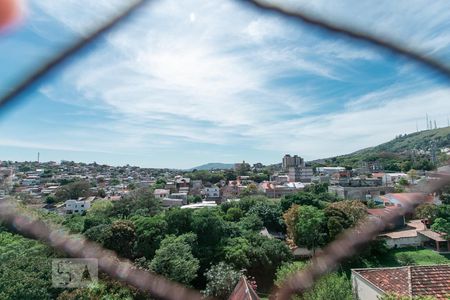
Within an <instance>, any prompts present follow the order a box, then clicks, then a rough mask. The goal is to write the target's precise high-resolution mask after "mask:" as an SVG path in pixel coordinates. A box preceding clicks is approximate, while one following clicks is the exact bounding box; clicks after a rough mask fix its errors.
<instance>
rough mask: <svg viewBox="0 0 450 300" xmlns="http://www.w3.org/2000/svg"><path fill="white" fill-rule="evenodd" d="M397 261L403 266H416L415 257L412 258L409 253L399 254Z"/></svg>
mask: <svg viewBox="0 0 450 300" xmlns="http://www.w3.org/2000/svg"><path fill="white" fill-rule="evenodd" d="M397 261H398V262H399V263H400V264H401V265H402V266H411V265H414V264H415V260H414V258H413V257H411V255H409V254H408V253H399V254H398V255H397Z"/></svg>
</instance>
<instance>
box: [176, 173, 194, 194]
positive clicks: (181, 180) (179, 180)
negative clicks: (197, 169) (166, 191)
mask: <svg viewBox="0 0 450 300" xmlns="http://www.w3.org/2000/svg"><path fill="white" fill-rule="evenodd" d="M190 184H191V179H190V178H185V177H181V176H180V175H177V176H175V185H176V189H177V190H178V191H179V190H180V188H186V187H187V188H189V186H190Z"/></svg>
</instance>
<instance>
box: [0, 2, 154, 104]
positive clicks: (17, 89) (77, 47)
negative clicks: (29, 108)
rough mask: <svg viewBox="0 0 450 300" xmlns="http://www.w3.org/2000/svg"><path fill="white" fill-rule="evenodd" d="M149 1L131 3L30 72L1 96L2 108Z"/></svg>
mask: <svg viewBox="0 0 450 300" xmlns="http://www.w3.org/2000/svg"><path fill="white" fill-rule="evenodd" d="M147 2H149V0H136V1H134V2H133V3H132V4H131V5H129V6H128V7H127V8H126V9H124V10H123V11H122V12H120V13H119V14H118V15H117V16H115V17H113V18H111V19H110V20H108V21H107V22H106V23H105V24H103V25H102V26H100V27H98V28H97V29H95V30H94V31H92V32H91V33H89V34H88V35H87V36H86V37H85V38H80V39H79V40H77V41H76V42H75V43H74V44H73V45H71V46H70V47H68V48H67V49H65V50H63V51H61V52H60V53H58V54H57V55H55V56H54V57H53V58H52V59H50V60H49V61H48V62H46V63H44V64H42V66H40V67H39V68H37V69H36V70H35V71H34V72H32V73H31V74H29V75H28V76H27V77H26V78H25V79H23V80H22V81H21V82H19V83H17V85H15V86H14V87H13V88H12V89H11V91H9V92H7V93H6V94H5V95H3V96H2V97H0V110H1V109H2V108H4V107H5V106H6V105H8V104H10V103H12V102H13V101H16V100H17V99H19V97H20V96H21V95H22V94H23V93H25V92H26V91H28V90H29V89H31V88H32V87H34V86H35V84H37V83H38V82H39V81H41V80H42V79H44V77H45V76H46V75H48V74H49V73H50V72H51V71H53V70H55V69H56V68H57V67H59V66H60V65H62V64H63V63H64V62H66V61H67V60H68V59H69V58H71V57H72V56H74V55H76V54H77V53H79V52H80V51H81V50H82V49H84V48H85V47H86V46H88V45H90V44H92V43H93V42H94V41H96V40H98V39H99V38H100V37H102V36H103V35H104V34H106V33H108V32H109V31H111V30H112V29H113V28H114V27H116V26H118V25H119V24H120V23H122V22H123V21H125V20H126V19H127V18H129V17H130V16H131V15H132V14H133V13H134V12H136V11H137V10H138V9H140V8H142V7H143V6H144V4H146V3H147Z"/></svg>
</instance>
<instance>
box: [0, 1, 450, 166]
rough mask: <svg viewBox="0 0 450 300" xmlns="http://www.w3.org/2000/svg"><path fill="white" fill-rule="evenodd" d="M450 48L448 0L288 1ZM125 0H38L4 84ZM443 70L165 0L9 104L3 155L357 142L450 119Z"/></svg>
mask: <svg viewBox="0 0 450 300" xmlns="http://www.w3.org/2000/svg"><path fill="white" fill-rule="evenodd" d="M280 3H283V5H289V6H290V7H291V8H293V9H298V8H302V9H307V10H309V11H311V12H313V13H314V14H317V15H320V16H326V17H328V18H332V19H333V20H335V21H337V22H341V23H345V24H351V25H355V26H361V27H362V28H365V29H367V30H371V31H373V32H376V33H377V34H379V35H381V36H385V37H387V38H392V39H397V40H400V41H402V42H404V43H406V44H408V45H411V46H413V47H415V48H418V49H421V50H422V51H424V52H425V53H427V54H429V55H432V56H434V57H437V58H440V59H442V60H444V61H446V62H447V63H450V32H449V31H448V28H450V5H449V4H448V2H447V1H444V0H443V1H432V2H430V1H418V0H414V1H410V0H396V1H384V0H383V1H377V3H376V4H375V3H373V2H370V1H356V0H354V1H350V0H345V1H330V0H329V1H324V0H316V1H306V0H304V1H303V0H302V1H282V2H280ZM121 5H123V1H119V0H97V1H88V0H65V1H54V0H39V1H37V0H36V1H28V3H27V12H26V17H25V19H24V22H23V24H22V25H21V26H20V27H19V28H16V29H15V30H14V31H11V32H9V33H8V34H4V35H0V66H1V67H0V92H4V91H6V90H7V89H8V88H10V87H11V84H12V83H13V82H15V80H17V79H19V78H21V76H22V75H23V74H25V73H26V72H27V71H29V70H32V69H33V68H34V67H36V66H38V65H39V64H40V63H42V62H43V61H45V59H47V58H49V57H51V55H52V54H54V53H56V52H57V51H59V50H60V49H62V48H63V47H65V46H67V45H68V43H70V41H71V40H72V39H73V38H74V37H79V36H83V35H84V34H86V33H87V32H89V30H90V29H91V28H93V26H96V25H97V24H99V22H102V21H104V20H105V19H106V18H107V17H108V16H111V15H113V14H114V13H116V12H117V11H118V9H119V8H120V7H121ZM449 100H450V90H449V85H448V82H446V81H444V80H443V79H442V78H439V77H437V76H436V75H435V74H433V73H432V72H430V71H428V70H426V69H423V68H422V67H419V66H417V65H415V64H413V63H411V62H410V61H407V60H405V59H402V58H398V57H395V56H392V55H390V54H389V53H386V52H385V51H378V50H375V49H373V48H370V47H368V46H367V45H366V44H364V43H355V42H352V41H349V40H345V39H341V38H339V37H336V36H330V35H327V34H325V33H323V32H321V31H319V30H316V29H311V28H309V27H305V26H303V25H300V26H299V24H298V23H295V22H293V21H287V20H284V19H280V18H277V17H275V16H273V15H262V14H260V13H258V12H255V11H253V10H249V9H247V8H246V7H244V6H242V5H240V4H239V3H238V2H234V1H223V0H222V1H191V0H186V1H171V0H166V1H159V2H158V1H155V2H154V4H152V5H148V6H147V7H146V8H145V10H143V11H141V12H139V13H138V14H137V15H136V16H135V17H134V18H133V19H132V21H131V22H128V23H127V24H126V25H125V26H122V27H121V28H119V29H118V30H116V31H114V32H113V33H111V34H108V35H107V36H105V37H104V38H103V39H102V40H101V41H99V42H98V43H96V44H95V45H93V46H91V47H89V49H86V51H84V52H83V53H82V54H81V55H79V56H77V57H76V58H75V59H74V60H73V61H71V63H70V64H67V65H66V66H64V68H61V69H60V70H58V71H57V72H55V73H53V74H52V76H50V77H48V78H47V79H46V81H45V82H42V83H41V84H40V85H39V86H37V87H36V88H35V89H34V90H32V91H31V92H30V93H28V94H27V95H25V96H24V97H23V99H22V100H21V102H20V103H19V104H18V105H15V106H11V107H9V108H8V110H7V111H4V112H2V113H1V114H0V159H3V160H35V159H36V155H37V152H38V151H39V152H40V153H41V159H42V160H44V161H48V160H56V161H59V160H61V159H67V160H75V161H84V162H92V161H96V162H98V163H108V164H113V165H123V164H132V165H139V166H145V167H173V168H188V167H192V166H196V165H200V164H203V163H207V162H237V161H242V160H246V161H249V162H252V163H254V162H263V163H275V162H279V161H280V160H281V157H282V156H283V155H284V154H285V153H292V154H299V155H301V156H303V157H305V158H306V159H308V160H309V159H316V158H323V157H329V156H332V155H338V154H345V153H349V152H352V151H355V150H358V149H361V148H364V147H368V146H374V145H376V144H379V143H382V142H385V141H388V140H390V139H392V138H393V137H395V135H398V134H400V133H408V132H413V131H415V130H416V124H418V126H419V129H424V128H425V113H427V112H428V114H429V115H430V116H431V117H432V118H433V119H435V120H436V121H437V124H438V126H441V127H442V126H446V125H447V117H448V115H449V114H450V101H449Z"/></svg>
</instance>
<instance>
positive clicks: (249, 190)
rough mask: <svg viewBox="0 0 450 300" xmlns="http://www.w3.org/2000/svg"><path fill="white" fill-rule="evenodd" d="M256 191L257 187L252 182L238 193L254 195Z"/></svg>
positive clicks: (243, 195)
mask: <svg viewBox="0 0 450 300" xmlns="http://www.w3.org/2000/svg"><path fill="white" fill-rule="evenodd" d="M257 193H258V187H257V186H256V184H254V183H250V184H249V185H248V186H247V187H246V188H245V189H243V190H242V191H241V193H240V196H242V197H245V196H250V195H256V194H257Z"/></svg>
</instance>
